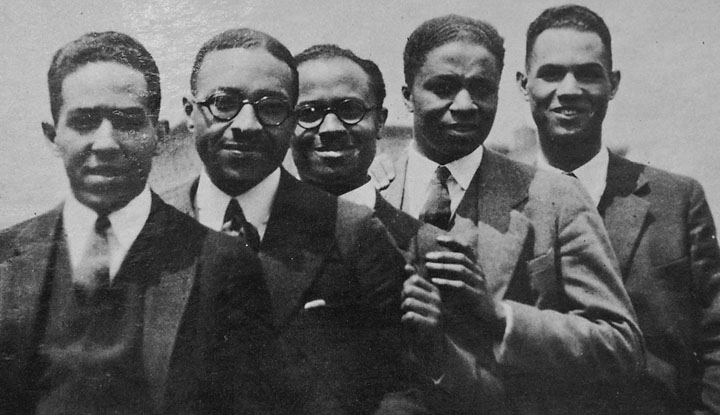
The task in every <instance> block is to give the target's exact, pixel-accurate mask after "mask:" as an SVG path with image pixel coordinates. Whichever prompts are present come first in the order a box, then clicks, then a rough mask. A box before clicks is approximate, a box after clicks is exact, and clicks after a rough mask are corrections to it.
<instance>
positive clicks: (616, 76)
mask: <svg viewBox="0 0 720 415" xmlns="http://www.w3.org/2000/svg"><path fill="white" fill-rule="evenodd" d="M610 85H612V90H611V91H610V99H613V98H615V94H616V93H617V91H618V88H619V87H620V71H612V72H611V73H610Z"/></svg>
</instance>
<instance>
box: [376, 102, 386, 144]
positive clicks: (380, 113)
mask: <svg viewBox="0 0 720 415" xmlns="http://www.w3.org/2000/svg"><path fill="white" fill-rule="evenodd" d="M387 117H388V109H387V108H385V107H382V108H381V109H380V111H378V130H380V129H381V128H383V127H384V126H385V122H386V121H387ZM377 139H378V140H379V139H380V135H378V137H377Z"/></svg>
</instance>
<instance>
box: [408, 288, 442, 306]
mask: <svg viewBox="0 0 720 415" xmlns="http://www.w3.org/2000/svg"><path fill="white" fill-rule="evenodd" d="M402 298H403V299H410V298H412V299H415V300H417V301H421V302H423V303H426V304H432V305H434V306H439V305H440V304H441V303H442V300H441V298H440V290H439V289H438V288H437V287H436V286H434V285H433V290H432V291H427V290H424V289H422V288H419V287H417V286H415V285H408V286H406V287H403V297H402Z"/></svg>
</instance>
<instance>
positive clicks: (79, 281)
mask: <svg viewBox="0 0 720 415" xmlns="http://www.w3.org/2000/svg"><path fill="white" fill-rule="evenodd" d="M109 229H110V220H109V219H108V217H107V215H100V216H98V218H97V221H95V229H94V232H93V233H92V234H91V235H90V241H89V242H88V245H87V249H86V250H85V253H84V254H83V257H82V259H81V260H80V263H79V264H78V266H77V268H76V269H75V275H74V278H73V280H74V281H73V283H74V284H75V286H76V287H78V288H80V289H81V290H82V291H83V292H84V293H85V294H86V295H87V297H88V298H90V297H93V295H94V294H95V293H96V292H97V291H98V289H100V288H107V287H108V286H110V249H109V247H108V236H107V233H108V230H109Z"/></svg>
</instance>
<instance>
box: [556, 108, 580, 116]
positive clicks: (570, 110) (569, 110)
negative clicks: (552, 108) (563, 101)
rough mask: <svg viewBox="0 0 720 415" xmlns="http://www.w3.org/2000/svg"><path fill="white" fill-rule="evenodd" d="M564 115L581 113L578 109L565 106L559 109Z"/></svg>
mask: <svg viewBox="0 0 720 415" xmlns="http://www.w3.org/2000/svg"><path fill="white" fill-rule="evenodd" d="M558 112H559V113H560V114H562V115H577V114H579V113H580V111H578V110H574V109H567V108H563V109H561V110H559V111H558Z"/></svg>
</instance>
